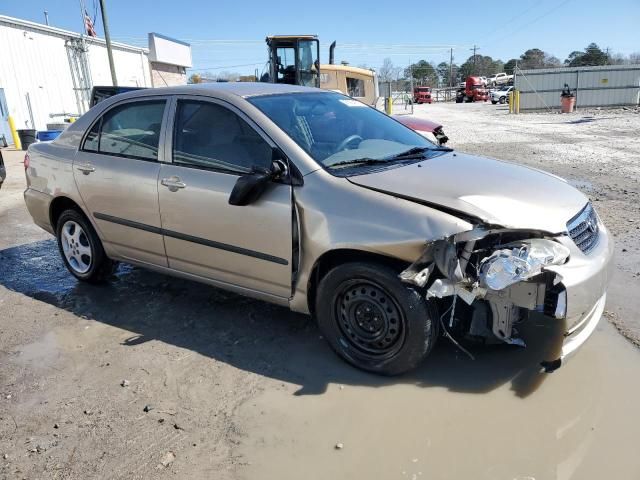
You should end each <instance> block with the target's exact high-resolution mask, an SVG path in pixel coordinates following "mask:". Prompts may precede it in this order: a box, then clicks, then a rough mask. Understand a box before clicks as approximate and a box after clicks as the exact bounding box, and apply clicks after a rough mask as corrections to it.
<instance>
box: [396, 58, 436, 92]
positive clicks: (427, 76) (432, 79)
mask: <svg viewBox="0 0 640 480" xmlns="http://www.w3.org/2000/svg"><path fill="white" fill-rule="evenodd" d="M404 76H405V78H411V76H413V80H414V81H415V82H416V84H417V85H428V86H432V85H437V83H438V74H437V73H436V70H435V68H433V65H431V64H430V63H429V62H427V61H426V60H420V61H419V62H418V63H412V64H411V65H409V66H408V67H407V68H405V69H404Z"/></svg>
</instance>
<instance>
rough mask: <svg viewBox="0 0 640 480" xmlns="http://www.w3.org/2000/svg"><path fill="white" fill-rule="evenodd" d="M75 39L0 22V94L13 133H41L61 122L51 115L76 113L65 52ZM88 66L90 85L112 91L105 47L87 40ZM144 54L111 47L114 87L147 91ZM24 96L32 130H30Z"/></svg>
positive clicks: (12, 21)
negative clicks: (1, 91)
mask: <svg viewBox="0 0 640 480" xmlns="http://www.w3.org/2000/svg"><path fill="white" fill-rule="evenodd" d="M78 38H79V35H78V34H74V33H73V32H65V31H63V30H58V29H54V28H49V27H46V26H41V25H38V24H34V23H33V22H26V21H22V20H17V19H11V18H8V17H1V16H0V46H2V47H1V50H2V58H1V60H0V62H1V63H0V88H3V89H4V92H5V96H6V99H7V105H8V107H9V113H10V114H11V115H12V116H13V118H14V121H15V122H16V127H17V128H35V129H37V130H45V129H46V124H47V123H54V122H60V121H61V120H62V117H60V118H54V119H52V118H51V117H50V114H56V113H83V112H82V111H79V107H78V102H77V100H76V94H75V91H74V85H73V79H72V77H71V69H70V65H69V58H68V56H67V48H66V47H65V42H66V41H67V40H71V39H73V40H76V39H78ZM87 44H88V50H89V51H88V53H87V58H88V63H89V65H90V70H91V79H92V81H93V85H111V75H110V71H109V63H108V60H107V50H106V46H105V44H104V41H102V40H100V39H95V40H94V39H88V41H87ZM147 55H148V52H147V51H146V50H145V49H141V48H137V47H129V46H125V45H118V44H116V45H115V46H114V61H115V64H116V74H117V76H118V83H119V84H120V85H123V86H125V85H126V86H140V87H150V86H151V72H150V69H149V62H148V58H147ZM27 94H29V98H30V101H31V109H32V112H33V119H34V123H35V125H31V120H30V115H29V109H28V106H27Z"/></svg>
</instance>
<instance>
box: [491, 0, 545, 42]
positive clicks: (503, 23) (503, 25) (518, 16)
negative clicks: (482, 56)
mask: <svg viewBox="0 0 640 480" xmlns="http://www.w3.org/2000/svg"><path fill="white" fill-rule="evenodd" d="M540 3H541V1H538V2H536V3H534V4H533V5H531V6H530V7H529V8H525V9H524V10H523V11H521V12H518V14H516V15H514V16H513V17H511V18H510V19H509V20H507V21H506V22H502V23H501V24H500V25H499V26H498V27H497V28H494V29H493V31H492V32H491V33H489V34H487V35H484V36H483V37H482V38H491V37H492V36H493V35H495V34H496V32H499V31H500V30H502V29H504V28H505V27H509V26H511V22H513V21H514V20H517V19H519V18H520V17H522V16H524V14H525V13H529V12H530V11H531V10H533V9H534V8H536V7H537V6H539V5H540Z"/></svg>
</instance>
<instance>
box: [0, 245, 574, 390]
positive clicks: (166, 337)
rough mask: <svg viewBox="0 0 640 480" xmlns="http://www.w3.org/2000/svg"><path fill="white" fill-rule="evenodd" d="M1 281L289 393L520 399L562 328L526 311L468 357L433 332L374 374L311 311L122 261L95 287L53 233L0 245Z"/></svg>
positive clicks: (132, 343)
mask: <svg viewBox="0 0 640 480" xmlns="http://www.w3.org/2000/svg"><path fill="white" fill-rule="evenodd" d="M0 284H1V285H3V286H4V287H6V288H7V289H10V290H12V291H15V292H19V293H21V294H24V295H27V296H29V297H32V298H34V299H37V300H40V301H43V302H46V303H49V304H51V305H54V306H56V307H58V308H61V309H65V310H67V311H70V312H72V313H74V314H75V315H77V316H82V317H83V318H88V319H92V320H96V321H99V322H102V323H105V324H108V325H112V326H115V327H118V328H121V329H125V330H128V331H130V332H131V337H129V338H128V339H127V340H126V341H125V342H124V345H127V346H129V347H131V348H132V349H135V348H136V346H137V345H140V344H142V343H144V342H148V341H150V340H159V341H161V342H165V343H168V344H171V345H175V346H178V347H181V348H186V349H190V350H192V351H194V352H197V353H199V354H201V355H204V356H207V357H209V358H212V359H215V360H217V361H220V362H224V363H227V364H229V365H232V366H234V367H236V368H239V369H242V370H245V371H248V372H253V373H256V374H259V375H264V376H266V377H270V378H274V379H278V380H281V381H286V382H290V383H294V384H298V385H300V389H299V390H298V391H297V392H296V394H297V395H307V394H320V393H323V392H325V390H326V389H327V386H328V385H329V384H330V383H335V384H347V385H358V386H366V387H384V386H386V385H391V384H398V383H406V384H413V385H416V386H420V387H434V386H437V387H444V388H447V389H449V390H451V391H454V392H464V393H477V394H481V393H486V392H489V391H491V390H493V389H496V388H498V387H501V386H502V385H505V384H507V383H510V384H511V390H512V391H513V392H514V394H515V395H517V396H518V397H521V398H524V397H527V396H528V395H530V394H532V393H533V392H535V390H536V389H537V387H538V386H539V385H540V383H541V382H542V381H543V380H544V378H545V376H547V375H548V374H544V373H540V367H539V362H540V360H543V359H551V358H556V357H557V354H558V352H559V349H560V347H561V343H562V333H563V328H564V327H563V325H561V322H550V321H545V319H544V318H542V317H540V318H533V319H532V321H530V322H525V323H524V324H523V326H522V329H523V331H522V334H523V338H525V340H526V341H527V343H528V347H527V348H520V347H513V346H509V345H498V346H493V347H476V348H473V349H472V353H473V355H474V356H475V360H471V359H470V358H469V357H467V356H466V354H464V353H462V352H461V351H460V350H459V349H457V348H456V347H454V346H453V345H452V344H451V343H449V342H448V341H447V340H446V339H444V338H441V339H440V341H439V343H438V345H437V346H436V348H435V349H434V351H433V352H432V353H431V355H430V356H429V357H428V359H427V360H426V361H425V362H424V363H423V364H422V365H421V366H420V367H419V368H417V369H416V370H414V371H412V372H410V373H407V374H405V375H402V376H399V377H382V376H378V375H373V374H369V373H366V372H362V371H359V370H357V369H355V368H353V367H351V366H349V365H347V364H346V363H345V362H343V361H342V360H340V359H339V358H338V357H337V356H336V355H334V354H333V353H332V352H331V349H330V348H329V346H328V344H327V343H326V342H325V341H324V340H323V339H322V336H321V334H320V332H319V330H318V328H317V326H316V324H315V322H314V321H313V320H312V319H311V317H308V316H306V315H300V314H296V313H293V312H290V311H289V310H288V309H286V308H283V307H279V306H275V305H271V304H268V303H265V302H262V301H259V300H254V299H250V298H246V297H242V296H239V295H236V294H233V293H228V292H226V291H223V290H220V289H216V288H213V287H210V286H207V285H204V284H200V283H197V282H192V281H187V280H183V279H178V278H173V277H169V276H166V275H162V274H158V273H155V272H151V271H147V270H144V269H140V268H135V267H131V266H128V265H120V267H119V269H118V271H117V273H116V274H115V275H114V277H113V278H112V279H111V280H110V281H109V282H108V283H106V284H104V285H89V284H85V283H82V282H78V281H77V280H76V279H75V278H74V277H73V276H72V275H71V274H69V273H68V272H67V270H66V268H65V267H64V265H63V263H62V260H61V259H60V257H59V254H58V249H57V245H56V242H55V240H53V239H52V240H45V241H39V242H35V243H30V244H26V245H20V246H16V247H11V248H7V249H5V250H0ZM554 355H555V356H554Z"/></svg>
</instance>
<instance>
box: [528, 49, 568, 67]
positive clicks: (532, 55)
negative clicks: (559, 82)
mask: <svg viewBox="0 0 640 480" xmlns="http://www.w3.org/2000/svg"><path fill="white" fill-rule="evenodd" d="M559 66H560V60H558V59H557V58H556V57H554V56H553V55H551V54H550V53H547V52H544V51H542V50H540V49H539V48H531V49H529V50H527V51H526V52H524V53H523V54H522V55H520V60H518V68H520V69H522V70H531V69H534V68H550V67H559Z"/></svg>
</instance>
